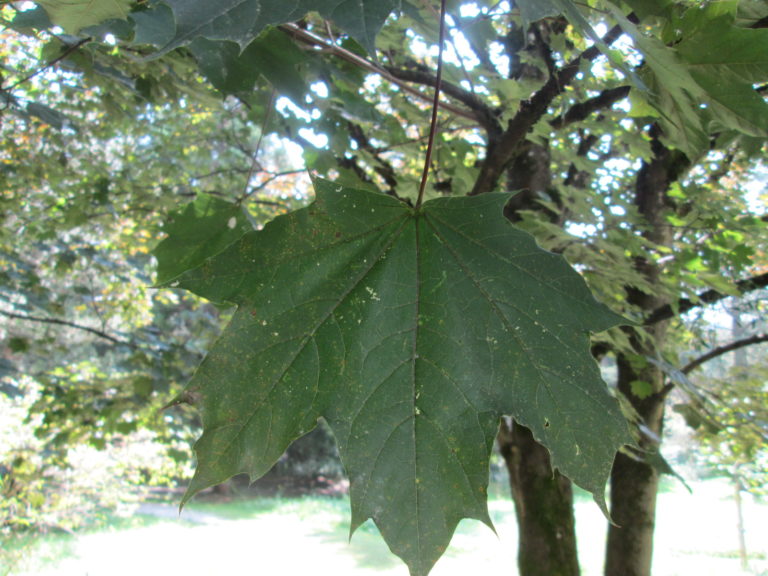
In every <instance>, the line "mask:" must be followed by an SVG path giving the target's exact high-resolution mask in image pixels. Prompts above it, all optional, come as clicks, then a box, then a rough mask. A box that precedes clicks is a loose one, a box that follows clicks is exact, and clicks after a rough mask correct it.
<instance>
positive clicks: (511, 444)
mask: <svg viewBox="0 0 768 576" xmlns="http://www.w3.org/2000/svg"><path fill="white" fill-rule="evenodd" d="M498 438H499V448H500V450H501V454H502V456H503V457H504V460H505V462H506V464H507V469H508V470H509V482H510V487H511V488H512V498H513V500H514V502H515V512H516V515H517V525H518V530H519V533H520V536H519V541H518V554H517V564H518V569H519V571H520V574H521V575H523V576H531V575H537V576H539V575H541V576H543V575H547V576H573V575H577V574H579V559H578V555H577V549H576V530H575V518H574V514H573V490H572V485H571V481H570V480H568V479H567V478H566V477H565V476H562V475H561V474H559V473H557V472H555V473H553V472H552V466H551V464H550V460H549V452H547V449H546V448H544V447H543V446H542V445H541V444H539V443H538V442H536V440H534V439H533V434H532V433H531V431H530V430H529V429H528V428H525V427H524V426H520V425H519V424H517V423H516V422H514V421H513V422H511V423H510V424H508V423H507V422H502V425H501V429H500V431H499V437H498Z"/></svg>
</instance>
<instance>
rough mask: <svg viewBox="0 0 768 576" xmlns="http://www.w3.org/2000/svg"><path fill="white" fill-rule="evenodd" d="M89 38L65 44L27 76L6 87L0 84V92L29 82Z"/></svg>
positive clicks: (88, 40) (8, 90) (89, 38)
mask: <svg viewBox="0 0 768 576" xmlns="http://www.w3.org/2000/svg"><path fill="white" fill-rule="evenodd" d="M91 40H92V38H91V37H90V36H89V37H88V38H83V39H82V40H80V41H79V42H77V43H75V44H71V45H69V46H67V48H66V49H65V50H64V52H62V53H61V54H59V55H58V56H57V57H56V58H54V59H53V60H50V61H49V62H47V63H46V64H45V65H44V66H42V67H40V68H38V69H37V70H35V71H34V72H32V73H31V74H29V75H28V76H25V77H24V78H22V79H21V80H18V81H16V82H14V83H13V84H11V85H10V86H8V88H3V87H2V86H0V92H10V91H11V90H13V89H14V88H18V87H19V86H21V85H22V84H24V83H25V82H29V81H30V80H32V79H33V78H34V77H35V76H38V75H40V74H42V73H43V72H45V71H46V70H48V68H51V67H53V66H55V65H56V64H58V63H59V62H61V61H62V60H64V59H65V58H67V56H69V55H70V54H72V53H73V52H76V51H77V50H78V49H79V48H80V47H81V46H83V45H84V44H87V43H88V42H90V41H91ZM65 45H66V44H65Z"/></svg>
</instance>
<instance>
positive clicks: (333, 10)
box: [164, 0, 400, 53]
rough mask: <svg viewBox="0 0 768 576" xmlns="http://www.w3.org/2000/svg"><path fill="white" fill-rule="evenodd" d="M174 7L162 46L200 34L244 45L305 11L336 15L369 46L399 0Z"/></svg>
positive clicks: (251, 0)
mask: <svg viewBox="0 0 768 576" xmlns="http://www.w3.org/2000/svg"><path fill="white" fill-rule="evenodd" d="M165 2H166V3H167V4H168V5H169V6H170V7H171V8H172V9H173V14H174V17H175V19H176V35H175V37H174V39H173V40H172V41H171V42H170V43H169V44H168V45H167V46H166V47H165V48H164V51H167V50H170V49H173V48H176V47H178V46H182V45H184V44H187V43H189V42H190V41H192V40H194V39H195V38H197V37H199V36H202V37H204V38H208V39H210V40H229V41H232V42H236V43H237V44H239V45H240V49H241V50H243V49H245V47H246V46H247V45H248V44H249V43H250V42H251V41H252V40H253V39H254V38H256V37H257V36H258V35H259V34H260V33H261V32H262V30H264V28H266V27H267V26H272V25H277V24H283V23H285V22H292V21H294V20H298V19H300V18H302V17H303V16H304V15H306V14H307V12H312V11H315V12H319V13H320V14H321V15H322V16H323V17H325V18H329V19H331V20H333V21H335V22H336V23H337V24H338V25H339V26H340V27H341V28H343V29H344V30H345V31H346V32H347V33H349V34H350V35H351V36H352V37H353V38H356V39H357V40H358V41H359V42H360V43H361V44H362V45H363V46H365V47H366V48H367V49H368V51H369V52H371V53H374V52H375V46H374V43H375V39H376V34H377V33H378V32H379V30H380V29H381V27H382V25H383V24H384V21H385V20H386V19H387V17H388V16H389V15H390V14H391V13H392V12H393V11H394V10H395V9H396V8H398V7H399V5H400V2H399V0H219V1H218V2H214V3H212V2H209V1H208V0H165Z"/></svg>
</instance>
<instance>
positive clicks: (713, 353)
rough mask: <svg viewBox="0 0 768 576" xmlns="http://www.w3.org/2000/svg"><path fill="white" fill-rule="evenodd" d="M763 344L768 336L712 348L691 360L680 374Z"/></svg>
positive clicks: (759, 336)
mask: <svg viewBox="0 0 768 576" xmlns="http://www.w3.org/2000/svg"><path fill="white" fill-rule="evenodd" d="M763 342H768V334H756V335H755V336H750V337H749V338H742V339H741V340H736V341H734V342H731V343H730V344H726V345H724V346H718V347H717V348H714V349H712V350H710V351H709V352H707V353H706V354H703V355H702V356H699V357H698V358H696V359H695V360H692V361H690V362H688V364H686V365H685V366H683V368H681V369H680V372H682V373H683V374H689V373H690V372H692V371H693V370H695V369H696V368H698V367H699V366H701V365H702V364H704V363H705V362H708V361H710V360H712V359H714V358H717V357H718V356H722V355H723V354H727V353H728V352H733V351H734V350H738V349H739V348H746V347H747V346H752V345H754V344H762V343H763Z"/></svg>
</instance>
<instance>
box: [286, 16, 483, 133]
mask: <svg viewBox="0 0 768 576" xmlns="http://www.w3.org/2000/svg"><path fill="white" fill-rule="evenodd" d="M277 28H278V29H279V30H282V31H283V32H285V33H286V34H290V35H291V36H294V37H296V38H298V39H299V40H301V41H302V42H306V43H307V44H311V45H313V46H317V47H319V48H322V49H324V50H327V51H328V52H330V53H332V54H335V55H336V56H338V57H339V58H342V59H344V60H346V61H347V62H350V63H352V64H354V65H356V66H359V67H360V68H362V69H363V70H368V71H369V72H372V73H374V74H378V75H379V76H381V77H382V78H384V79H385V80H387V81H388V82H391V83H392V84H395V85H396V86H399V87H400V88H401V89H402V90H403V92H407V93H408V94H411V95H412V96H415V97H416V98H419V99H421V100H427V101H431V98H430V97H429V95H427V94H424V93H423V92H419V91H418V90H416V89H415V88H414V87H413V86H411V85H409V84H408V83H407V82H403V81H402V80H400V79H398V78H396V77H395V76H393V75H392V74H390V73H389V72H388V71H387V70H385V69H383V68H382V67H381V66H378V65H377V64H374V63H373V62H371V61H369V60H366V59H365V58H362V57H360V56H358V55H357V54H354V53H353V52H350V51H349V50H346V49H345V48H343V47H341V46H339V45H337V44H330V43H329V42H327V41H326V40H325V39H324V38H321V37H320V36H318V35H317V34H313V33H312V32H310V31H308V30H304V29H302V28H299V27H298V26H296V25H295V24H292V23H289V24H281V25H280V26H278V27H277ZM441 107H442V108H443V110H447V111H449V112H451V113H453V114H455V115H456V116H460V117H462V118H467V119H469V120H474V121H477V117H476V116H475V114H473V113H472V112H470V111H468V110H465V109H464V108H460V107H459V106H454V105H453V104H451V103H448V102H444V103H442V104H441Z"/></svg>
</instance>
